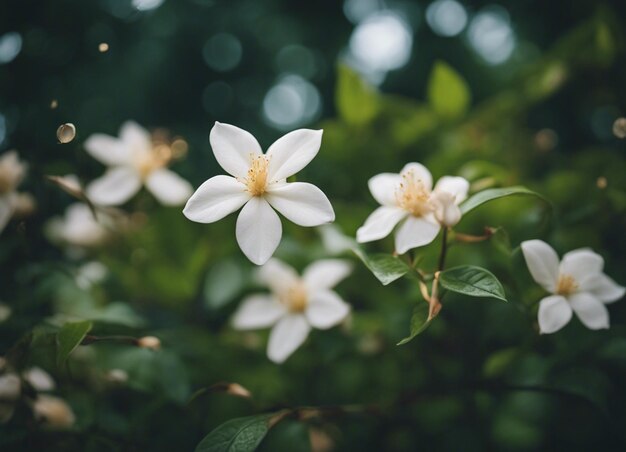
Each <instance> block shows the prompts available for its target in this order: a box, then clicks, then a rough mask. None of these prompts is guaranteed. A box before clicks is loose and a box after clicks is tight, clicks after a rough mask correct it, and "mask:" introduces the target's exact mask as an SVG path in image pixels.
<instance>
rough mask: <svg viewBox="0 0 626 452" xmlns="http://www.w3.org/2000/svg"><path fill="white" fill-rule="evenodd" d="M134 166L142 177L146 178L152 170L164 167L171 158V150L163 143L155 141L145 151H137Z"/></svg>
mask: <svg viewBox="0 0 626 452" xmlns="http://www.w3.org/2000/svg"><path fill="white" fill-rule="evenodd" d="M137 154H139V156H138V157H137V159H136V160H135V166H136V167H137V170H138V171H139V174H140V175H141V177H142V179H146V178H147V177H148V176H149V175H150V174H151V173H152V172H153V171H154V170H157V169H159V168H163V167H166V166H167V165H168V164H169V163H170V161H171V160H172V150H171V148H170V147H169V146H168V145H166V144H164V143H155V144H154V146H153V147H152V148H151V149H150V150H148V151H147V152H141V153H139V152H138V153H137Z"/></svg>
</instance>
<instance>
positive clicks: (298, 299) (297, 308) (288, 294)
mask: <svg viewBox="0 0 626 452" xmlns="http://www.w3.org/2000/svg"><path fill="white" fill-rule="evenodd" d="M307 298H308V297H307V292H306V288H305V287H304V284H302V283H298V284H294V285H293V286H291V287H290V288H289V289H287V290H286V291H285V293H284V294H283V296H282V297H281V301H282V302H283V303H284V304H285V306H287V309H289V311H291V312H302V311H304V309H305V308H306V305H307Z"/></svg>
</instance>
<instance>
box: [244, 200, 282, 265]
mask: <svg viewBox="0 0 626 452" xmlns="http://www.w3.org/2000/svg"><path fill="white" fill-rule="evenodd" d="M282 233H283V227H282V225H281V224H280V218H278V215H277V214H276V212H274V209H272V208H271V207H270V205H269V204H268V203H267V201H265V199H263V198H259V197H258V196H256V197H254V198H252V199H250V201H248V203H247V204H246V205H245V206H243V209H241V212H240V213H239V217H238V218H237V227H236V234H237V243H239V247H240V248H241V251H243V254H245V255H246V257H247V258H248V259H250V260H251V261H252V262H253V263H255V264H257V265H262V264H264V263H266V262H267V260H268V259H269V258H270V257H272V254H274V251H276V248H277V247H278V244H279V243H280V237H281V236H282Z"/></svg>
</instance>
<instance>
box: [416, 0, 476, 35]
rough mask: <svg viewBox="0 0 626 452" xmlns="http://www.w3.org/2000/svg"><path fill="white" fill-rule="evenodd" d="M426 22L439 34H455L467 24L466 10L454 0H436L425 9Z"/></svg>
mask: <svg viewBox="0 0 626 452" xmlns="http://www.w3.org/2000/svg"><path fill="white" fill-rule="evenodd" d="M426 22H428V25H430V28H432V30H433V31H434V32H435V33H437V34H438V35H439V36H446V37H450V36H456V35H458V34H459V33H461V32H462V31H463V29H464V28H465V26H466V25H467V12H465V8H464V7H463V5H461V4H460V3H459V2H457V1H455V0H437V1H435V2H433V3H431V4H430V5H429V6H428V8H427V9H426Z"/></svg>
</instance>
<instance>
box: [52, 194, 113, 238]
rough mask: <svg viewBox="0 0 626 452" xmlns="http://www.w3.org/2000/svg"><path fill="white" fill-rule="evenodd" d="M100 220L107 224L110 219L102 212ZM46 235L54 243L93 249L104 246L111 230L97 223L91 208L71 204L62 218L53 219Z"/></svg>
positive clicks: (99, 216)
mask: <svg viewBox="0 0 626 452" xmlns="http://www.w3.org/2000/svg"><path fill="white" fill-rule="evenodd" d="M98 219H99V220H100V221H101V222H102V223H104V224H106V223H107V222H109V221H110V219H109V218H108V217H107V216H106V215H105V214H104V213H102V212H99V213H98ZM46 234H47V236H48V238H49V239H50V240H52V241H54V242H59V243H63V244H67V245H74V246H77V247H85V248H88V247H93V246H97V245H100V244H102V243H103V242H104V241H105V240H106V238H107V237H108V235H109V230H108V229H107V227H105V226H104V225H103V224H101V223H100V222H98V221H96V219H95V218H94V216H93V213H92V211H91V209H90V208H89V206H87V205H86V204H81V203H76V204H71V205H70V206H69V207H68V208H67V209H66V211H65V216H63V217H62V218H59V217H57V218H53V219H51V220H50V221H49V222H48V224H47V225H46Z"/></svg>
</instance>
